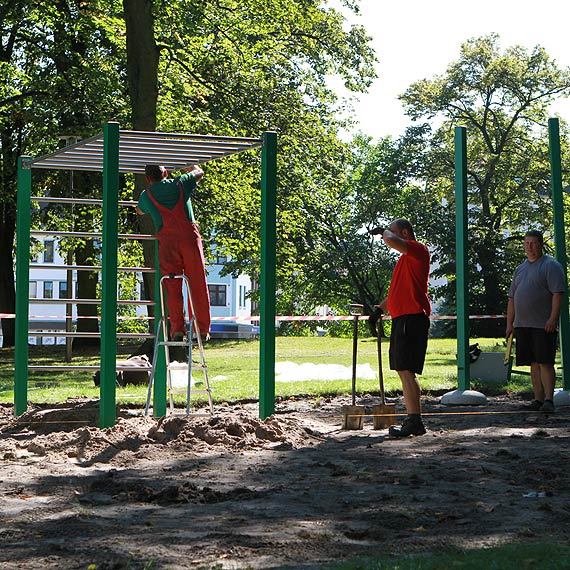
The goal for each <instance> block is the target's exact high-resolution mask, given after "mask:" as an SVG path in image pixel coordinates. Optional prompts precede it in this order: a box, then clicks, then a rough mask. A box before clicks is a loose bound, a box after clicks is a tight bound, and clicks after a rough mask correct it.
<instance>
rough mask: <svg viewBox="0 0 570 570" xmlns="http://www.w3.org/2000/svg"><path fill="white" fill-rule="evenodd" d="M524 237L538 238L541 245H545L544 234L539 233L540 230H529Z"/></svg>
mask: <svg viewBox="0 0 570 570" xmlns="http://www.w3.org/2000/svg"><path fill="white" fill-rule="evenodd" d="M524 237H533V238H536V239H537V240H538V241H539V242H540V243H541V244H543V243H544V237H543V236H542V232H539V231H538V230H528V232H526V234H524Z"/></svg>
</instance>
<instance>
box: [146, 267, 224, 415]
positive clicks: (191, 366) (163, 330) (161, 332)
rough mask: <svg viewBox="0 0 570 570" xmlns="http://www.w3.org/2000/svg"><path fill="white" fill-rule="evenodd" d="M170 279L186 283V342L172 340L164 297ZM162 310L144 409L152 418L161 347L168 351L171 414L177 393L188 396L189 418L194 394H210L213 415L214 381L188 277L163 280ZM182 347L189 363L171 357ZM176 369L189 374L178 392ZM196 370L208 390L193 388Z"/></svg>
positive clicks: (184, 304) (160, 292)
mask: <svg viewBox="0 0 570 570" xmlns="http://www.w3.org/2000/svg"><path fill="white" fill-rule="evenodd" d="M166 279H181V280H182V284H183V286H182V297H183V307H184V317H185V321H186V340H177V341H174V340H169V336H168V319H167V318H166V316H165V315H166V302H165V297H164V285H163V282H164V281H165V280H166ZM159 287H160V291H159V295H160V307H161V319H160V323H159V326H158V331H157V334H156V338H155V341H154V354H153V358H152V368H151V373H150V379H149V383H148V393H147V398H146V406H145V409H144V415H145V416H146V415H148V411H149V408H150V399H151V394H152V386H153V384H154V377H155V373H156V367H157V362H158V354H159V350H160V349H161V348H164V356H165V360H166V390H167V393H168V400H169V403H170V413H171V414H174V394H186V415H187V416H188V415H190V397H191V395H192V394H206V395H207V396H208V408H209V412H210V413H209V415H212V414H213V413H214V407H213V404H212V392H211V390H210V382H209V380H208V369H207V367H206V358H205V355H204V345H203V343H202V335H201V334H200V327H199V325H198V322H197V320H196V318H195V315H196V311H195V310H194V299H193V298H192V289H191V288H190V280H189V279H188V276H186V275H174V274H169V275H164V276H162V277H161V279H160V285H159ZM184 291H186V295H187V296H188V303H189V304H190V309H191V311H192V316H191V317H190V315H189V314H188V303H186V301H185V300H184ZM193 333H194V334H195V340H196V344H197V346H198V353H199V361H198V362H195V361H194V360H193V359H192V348H193V347H192V340H193V339H192V337H193ZM175 347H180V349H183V348H184V349H186V350H187V354H188V362H187V363H178V364H176V363H175V362H173V361H172V360H171V358H170V356H171V355H170V349H171V348H175ZM174 370H184V371H186V372H187V374H188V379H187V385H186V388H184V389H176V388H175V387H173V386H172V372H173V371H174ZM193 371H201V372H202V383H203V385H204V388H202V389H195V388H193V387H192V380H193V375H192V372H193ZM192 415H204V414H192Z"/></svg>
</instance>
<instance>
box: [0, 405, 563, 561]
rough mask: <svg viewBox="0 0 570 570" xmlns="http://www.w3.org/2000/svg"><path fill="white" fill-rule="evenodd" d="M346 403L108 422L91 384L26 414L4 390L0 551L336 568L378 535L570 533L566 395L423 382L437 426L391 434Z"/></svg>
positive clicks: (381, 539)
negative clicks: (463, 403)
mask: <svg viewBox="0 0 570 570" xmlns="http://www.w3.org/2000/svg"><path fill="white" fill-rule="evenodd" d="M392 401H396V402H397V409H398V411H399V412H401V411H403V404H402V401H401V400H396V399H395V400H392ZM349 403H350V401H349V398H341V397H339V398H334V399H327V398H322V399H318V400H310V399H295V400H286V401H282V402H279V403H278V404H277V410H276V414H275V415H274V416H273V417H271V418H268V419H267V420H265V421H261V420H259V419H258V417H257V413H258V412H257V405H255V404H242V405H231V406H229V405H226V406H218V407H216V409H215V414H214V416H213V417H191V418H185V417H184V416H181V417H178V416H174V417H172V416H171V417H167V418H166V419H163V420H156V419H153V418H145V417H142V415H141V411H140V410H129V409H125V410H120V412H119V420H118V422H117V425H116V426H114V427H112V428H107V429H103V430H100V429H98V428H97V427H93V426H95V425H96V424H97V420H96V418H97V409H96V403H94V402H89V401H82V400H75V401H71V402H68V403H66V404H64V405H61V406H60V407H59V408H58V409H54V408H51V409H45V408H44V409H34V410H30V411H29V412H28V413H27V414H26V415H25V416H23V417H22V418H20V419H19V420H18V422H17V423H16V421H15V420H14V418H13V410H12V408H11V407H9V406H1V407H0V459H1V471H0V567H1V568H2V569H4V570H12V569H15V568H30V569H31V568H34V569H35V568H65V569H75V568H78V569H79V568H81V569H87V568H90V569H91V570H92V569H94V568H96V569H97V570H101V569H126V568H129V569H138V568H145V569H150V568H152V569H158V568H160V569H166V568H168V569H179V568H203V569H226V568H255V569H257V568H325V567H327V564H330V563H331V561H336V560H340V559H345V558H350V557H353V556H357V555H366V554H368V553H376V554H377V553H380V552H381V553H384V554H389V553H402V552H423V551H438V550H441V549H442V548H453V547H457V548H461V549H470V548H482V547H489V546H493V545H497V544H501V543H504V542H516V541H523V542H528V541H533V540H537V541H538V540H549V541H560V542H564V543H566V541H567V538H568V537H567V534H568V533H567V529H568V526H567V525H569V524H570V500H569V498H570V470H569V469H568V465H569V464H570V446H569V445H568V443H569V441H568V439H569V429H568V428H569V426H570V410H568V409H564V408H561V409H559V410H557V412H556V413H555V414H553V415H545V414H540V413H529V412H521V411H519V410H518V408H519V406H520V404H521V401H517V400H516V399H514V398H512V397H506V396H498V397H492V398H489V402H488V404H487V405H485V406H483V407H480V406H479V407H453V408H449V407H444V406H441V405H440V404H439V399H438V398H437V397H435V396H434V397H428V398H425V399H424V410H425V412H426V415H425V420H426V424H427V427H428V430H429V431H428V433H427V434H426V435H424V436H421V437H416V438H410V439H406V440H394V439H392V438H390V437H389V436H388V435H387V431H386V430H374V429H373V425H372V419H371V418H368V419H367V420H366V421H365V423H364V429H362V430H358V431H356V430H354V431H348V430H342V429H341V424H342V412H341V406H342V405H344V404H349ZM357 403H358V404H362V405H366V406H368V405H372V404H375V403H379V402H378V400H377V399H375V398H373V397H369V396H365V397H362V398H359V399H358V401H357ZM482 412H485V413H482ZM89 420H90V424H89V423H88V424H87V425H86V424H84V423H81V422H82V421H87V422H89Z"/></svg>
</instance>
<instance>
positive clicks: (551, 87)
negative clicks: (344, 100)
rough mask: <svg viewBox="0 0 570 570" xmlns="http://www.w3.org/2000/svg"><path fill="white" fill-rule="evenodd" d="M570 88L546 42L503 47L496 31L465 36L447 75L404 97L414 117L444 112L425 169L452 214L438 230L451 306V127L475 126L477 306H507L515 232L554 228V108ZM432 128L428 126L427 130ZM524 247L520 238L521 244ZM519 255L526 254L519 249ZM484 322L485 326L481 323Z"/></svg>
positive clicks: (471, 175) (473, 275)
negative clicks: (549, 193)
mask: <svg viewBox="0 0 570 570" xmlns="http://www.w3.org/2000/svg"><path fill="white" fill-rule="evenodd" d="M569 94H570V70H568V69H559V68H558V66H557V65H556V63H555V62H554V61H552V60H551V59H550V58H549V56H548V54H547V53H546V52H545V50H544V49H543V48H541V47H540V46H537V47H535V48H534V49H533V50H531V51H530V52H528V51H527V50H526V49H524V48H522V47H520V46H514V47H511V48H508V49H506V50H505V51H504V52H501V51H500V49H499V38H498V36H497V35H495V34H493V35H489V36H484V37H481V38H475V39H471V40H469V41H467V42H466V43H465V44H463V45H462V47H461V54H460V57H459V59H458V60H457V61H455V62H453V63H452V64H450V66H449V67H448V69H447V71H446V73H445V74H444V75H443V76H439V77H436V78H434V79H433V80H427V79H425V80H422V81H418V82H416V83H414V84H412V85H411V86H410V87H409V88H408V89H407V91H406V92H405V93H404V94H403V95H402V96H401V100H402V101H403V103H404V106H405V110H406V113H407V114H408V115H409V116H410V117H411V118H412V119H414V120H418V119H428V120H430V121H433V120H434V119H438V121H441V125H440V126H438V127H437V128H436V129H435V132H434V134H433V136H431V138H430V139H429V140H428V139H427V137H426V133H425V132H424V133H423V138H422V137H420V138H418V137H414V139H413V140H414V141H415V142H414V144H418V141H419V140H420V139H421V140H423V142H424V143H425V144H426V145H427V147H428V148H429V155H428V160H427V162H426V163H425V166H424V167H423V168H422V176H424V177H425V180H426V186H427V187H428V188H429V190H430V192H429V194H430V195H432V196H438V197H439V199H440V204H441V205H442V206H443V210H444V212H443V215H444V216H445V217H444V218H443V219H442V220H441V222H442V224H441V225H437V226H434V227H433V228H432V237H431V240H430V241H431V242H432V243H433V244H434V246H436V252H437V256H438V260H439V263H440V267H439V269H438V270H437V274H440V275H444V276H446V277H448V278H449V279H450V283H449V285H448V287H447V289H446V291H444V294H445V296H446V298H447V300H448V302H451V303H452V304H453V300H452V298H450V296H451V295H453V278H454V270H455V269H454V261H453V260H454V255H453V251H454V250H455V238H454V227H453V225H452V224H449V223H448V222H449V220H450V219H453V218H454V196H453V165H454V162H453V127H454V126H456V125H464V126H466V127H467V133H468V143H467V144H468V187H469V188H468V193H469V198H468V199H469V218H470V221H469V247H470V262H469V266H470V275H469V280H470V281H469V282H470V304H471V310H472V311H473V310H474V311H477V312H487V313H490V314H497V313H502V312H503V311H504V310H505V306H506V292H507V288H508V283H509V281H510V277H511V275H512V269H513V268H514V265H516V262H517V259H516V258H515V257H514V256H513V245H512V242H513V240H515V241H516V239H517V238H518V237H519V236H521V235H522V234H523V233H524V231H523V230H525V229H526V228H527V227H531V226H536V227H538V228H542V229H545V230H547V231H548V229H549V227H550V226H551V220H552V218H551V208H550V205H549V203H548V200H545V199H544V190H545V189H547V188H549V177H550V176H549V163H548V140H547V136H546V132H545V127H546V123H547V117H548V115H547V112H548V106H549V104H550V103H552V102H553V101H554V100H555V99H556V98H557V97H566V96H568V95H569ZM427 133H429V131H427ZM515 249H518V246H517V248H515ZM518 258H519V259H520V256H519V257H518ZM479 328H480V329H481V327H479Z"/></svg>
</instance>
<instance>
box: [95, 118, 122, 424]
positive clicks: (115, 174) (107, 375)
mask: <svg viewBox="0 0 570 570" xmlns="http://www.w3.org/2000/svg"><path fill="white" fill-rule="evenodd" d="M103 135H104V142H103V145H104V147H103V148H104V155H103V256H102V262H101V265H102V283H101V386H100V402H99V405H100V409H99V426H100V427H102V428H104V427H109V426H113V425H115V421H116V419H117V417H116V410H115V405H116V403H115V399H116V388H115V383H116V373H117V370H116V369H117V257H118V256H117V247H118V227H119V226H118V218H119V124H118V123H114V122H113V123H107V124H106V125H105V127H104V130H103Z"/></svg>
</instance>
